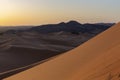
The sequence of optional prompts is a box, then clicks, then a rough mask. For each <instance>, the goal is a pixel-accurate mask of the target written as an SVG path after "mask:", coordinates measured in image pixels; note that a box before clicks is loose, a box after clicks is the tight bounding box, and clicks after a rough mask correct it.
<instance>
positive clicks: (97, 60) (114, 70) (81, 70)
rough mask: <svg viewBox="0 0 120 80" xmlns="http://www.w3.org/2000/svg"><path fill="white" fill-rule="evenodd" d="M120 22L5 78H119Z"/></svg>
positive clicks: (115, 79) (76, 79) (51, 79)
mask: <svg viewBox="0 0 120 80" xmlns="http://www.w3.org/2000/svg"><path fill="white" fill-rule="evenodd" d="M119 35H120V23H118V24H117V25H115V26H113V27H112V28H110V29H109V30H107V31H105V32H103V33H101V34H100V35H98V36H97V37H95V38H93V39H91V40H89V41H88V42H86V43H85V44H83V45H81V46H79V47H78V48H76V49H74V50H72V51H69V52H67V53H64V54H63V55H60V56H58V57H57V58H55V59H52V60H50V61H47V62H45V63H43V64H40V65H38V66H36V67H34V68H31V69H29V70H26V71H23V72H21V73H19V74H17V75H14V76H11V77H9V78H6V79H4V80H119V79H120V63H119V61H120V37H119Z"/></svg>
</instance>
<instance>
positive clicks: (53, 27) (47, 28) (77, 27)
mask: <svg viewBox="0 0 120 80" xmlns="http://www.w3.org/2000/svg"><path fill="white" fill-rule="evenodd" d="M112 25H113V24H109V25H108V24H80V23H78V22H77V21H70V22H67V23H64V22H62V23H59V24H48V25H42V26H37V27H33V28H31V29H29V30H28V31H37V32H39V33H52V32H60V31H64V32H71V33H93V34H94V33H95V34H98V33H100V32H102V31H104V30H106V29H108V28H110V27H111V26H112Z"/></svg>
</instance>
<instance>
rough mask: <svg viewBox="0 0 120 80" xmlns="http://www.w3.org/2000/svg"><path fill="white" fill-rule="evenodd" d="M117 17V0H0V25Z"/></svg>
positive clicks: (119, 11)
mask: <svg viewBox="0 0 120 80" xmlns="http://www.w3.org/2000/svg"><path fill="white" fill-rule="evenodd" d="M69 20H77V21H79V22H81V23H84V22H94V23H96V22H118V21H120V0H0V25H38V24H46V23H58V22H61V21H69Z"/></svg>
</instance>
